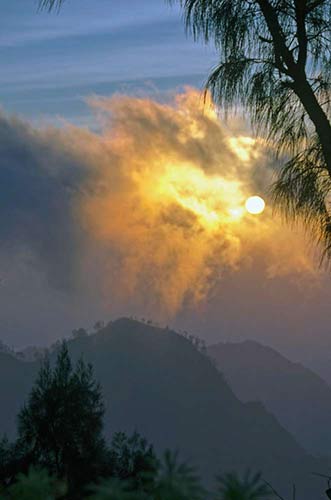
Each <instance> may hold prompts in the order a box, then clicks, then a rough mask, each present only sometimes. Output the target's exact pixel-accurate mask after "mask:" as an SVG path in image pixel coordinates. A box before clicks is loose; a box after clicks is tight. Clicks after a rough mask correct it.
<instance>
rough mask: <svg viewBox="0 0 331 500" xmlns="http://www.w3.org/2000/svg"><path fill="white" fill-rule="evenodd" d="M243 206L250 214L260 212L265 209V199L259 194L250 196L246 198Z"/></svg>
mask: <svg viewBox="0 0 331 500" xmlns="http://www.w3.org/2000/svg"><path fill="white" fill-rule="evenodd" d="M245 208H246V210H247V212H248V213H250V214H252V215H258V214H261V213H262V212H263V211H264V209H265V201H264V199H263V198H261V197H260V196H250V197H249V198H247V200H246V203H245Z"/></svg>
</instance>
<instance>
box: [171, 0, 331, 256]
mask: <svg viewBox="0 0 331 500" xmlns="http://www.w3.org/2000/svg"><path fill="white" fill-rule="evenodd" d="M172 1H178V2H179V3H180V4H181V6H182V7H183V8H184V12H185V18H186V25H187V28H188V29H189V30H190V31H191V32H192V33H193V36H194V38H195V39H199V38H202V39H203V40H204V41H205V42H207V43H208V42H213V43H214V44H215V46H216V49H217V51H218V53H219V57H220V62H219V64H218V65H217V66H216V68H215V69H214V70H213V71H212V73H211V74H210V76H209V78H208V81H207V89H209V90H210V91H211V93H212V96H213V98H214V100H215V101H216V102H217V103H219V104H220V105H221V106H224V107H225V109H229V108H230V107H231V108H238V107H243V108H244V109H247V110H248V111H249V115H250V118H251V121H252V124H253V125H254V126H255V129H256V131H257V132H259V133H262V134H264V135H265V137H266V138H267V140H268V141H270V142H271V144H272V147H273V148H276V150H277V153H278V155H279V154H283V153H285V154H286V155H287V156H288V157H289V161H287V163H286V164H285V165H284V167H283V168H282V169H281V171H280V174H279V177H278V180H277V181H276V183H275V184H274V186H273V197H274V201H275V203H276V206H278V207H279V208H280V209H281V210H282V211H283V213H285V215H286V216H287V217H289V218H290V219H291V220H292V221H303V222H304V223H305V224H306V225H307V228H309V230H310V232H311V234H312V236H313V237H314V238H315V239H317V241H319V242H321V243H322V245H323V257H326V258H331V219H330V207H329V197H330V194H331V121H330V119H331V106H330V103H331V99H330V97H331V94H330V90H331V79H330V75H331V23H330V16H331V1H330V0H219V1H217V2H216V1H215V0H170V2H172Z"/></svg>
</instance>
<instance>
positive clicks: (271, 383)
mask: <svg viewBox="0 0 331 500" xmlns="http://www.w3.org/2000/svg"><path fill="white" fill-rule="evenodd" d="M208 353H209V355H210V356H211V357H212V358H213V359H214V360H215V361H216V363H217V366H218V367H219V369H220V371H221V372H222V373H223V374H224V376H225V379H226V380H227V382H228V383H229V384H230V386H231V388H232V389H233V391H234V393H235V394H236V395H237V396H238V398H239V399H240V400H241V401H255V400H258V401H261V402H263V404H264V405H265V407H266V409H267V410H269V411H270V412H272V413H273V414H274V415H275V416H276V417H277V419H278V420H279V422H280V423H281V424H282V425H283V426H284V427H285V428H286V429H288V430H289V431H290V432H291V433H292V434H293V435H294V436H295V437H296V439H297V440H298V442H300V443H301V444H302V445H304V446H305V448H306V449H307V450H309V451H311V452H312V453H315V454H323V455H329V454H330V449H331V436H330V432H329V426H330V420H331V387H330V386H329V385H328V384H327V383H326V382H325V381H324V380H323V379H322V378H321V377H319V376H318V375H316V374H315V373H314V372H312V371H311V370H309V369H308V368H305V367H304V366H303V365H301V364H300V363H293V362H291V361H289V360H288V359H287V358H285V357H284V356H282V355H281V354H279V353H278V352H277V351H275V350H274V349H271V348H270V347H267V346H264V345H261V344H259V343H258V342H253V341H245V342H238V343H224V342H220V343H218V344H216V345H212V346H210V347H208Z"/></svg>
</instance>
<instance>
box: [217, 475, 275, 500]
mask: <svg viewBox="0 0 331 500" xmlns="http://www.w3.org/2000/svg"><path fill="white" fill-rule="evenodd" d="M217 493H218V494H217V497H216V498H217V499H218V500H266V499H267V498H270V496H274V495H272V490H271V489H270V487H268V485H267V484H266V483H265V482H264V481H262V479H261V475H260V474H250V472H246V474H245V475H244V477H243V478H242V479H241V478H240V477H238V476H237V474H234V473H229V474H226V475H225V476H220V477H219V478H218V492H217Z"/></svg>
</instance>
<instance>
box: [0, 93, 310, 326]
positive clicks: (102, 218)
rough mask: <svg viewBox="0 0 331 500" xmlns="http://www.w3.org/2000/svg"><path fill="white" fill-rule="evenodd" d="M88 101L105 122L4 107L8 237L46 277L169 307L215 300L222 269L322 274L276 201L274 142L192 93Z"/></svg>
mask: <svg viewBox="0 0 331 500" xmlns="http://www.w3.org/2000/svg"><path fill="white" fill-rule="evenodd" d="M90 105H91V106H92V108H93V110H94V112H96V113H97V115H98V118H99V120H100V127H101V131H100V132H99V133H94V132H91V131H89V130H87V129H82V128H79V127H72V126H66V127H64V128H62V129H60V130H57V129H55V128H51V127H49V128H46V129H35V128H32V127H31V126H30V125H29V124H27V123H26V122H24V121H22V120H18V119H15V118H14V119H13V118H8V117H6V116H5V115H2V117H1V119H0V153H1V167H0V186H1V187H0V200H1V201H0V203H1V216H0V217H1V220H0V223H1V226H0V227H1V229H0V237H1V240H2V241H3V242H4V243H5V245H6V248H8V249H13V252H17V251H20V252H21V253H22V252H25V254H27V255H29V256H30V257H29V258H31V259H32V263H33V265H34V266H36V267H37V268H40V269H42V270H43V272H45V273H46V275H47V278H48V281H49V284H50V286H53V287H57V288H62V289H65V290H67V291H68V292H70V293H77V292H76V291H77V290H79V293H84V290H85V289H86V290H88V291H89V293H91V290H93V293H94V298H95V299H96V300H100V301H103V302H105V303H109V307H110V308H114V307H115V308H116V307H123V305H125V307H126V309H127V311H130V310H131V311H133V312H142V313H144V314H149V313H151V312H153V314H154V316H158V317H163V318H167V317H171V316H173V315H175V314H176V313H178V312H179V311H180V310H182V309H183V308H187V307H191V306H195V305H196V304H198V303H202V302H204V301H206V300H208V299H209V298H210V297H211V296H212V294H213V292H214V290H215V289H219V288H220V287H221V286H222V275H223V274H224V273H225V272H226V273H238V272H239V271H241V270H244V269H245V270H247V269H250V268H254V266H258V268H259V269H261V268H262V269H263V273H264V276H265V277H266V278H267V279H272V278H274V277H275V276H288V277H289V279H300V280H301V279H307V280H311V277H312V276H313V277H315V276H316V272H315V263H314V261H313V259H312V257H311V256H310V255H309V254H308V253H307V251H306V248H307V245H306V243H305V241H304V238H303V235H302V234H301V233H297V234H294V233H293V231H292V230H291V229H290V228H288V227H286V226H285V225H283V224H282V223H281V221H280V220H279V219H278V218H277V217H275V216H274V215H273V213H272V207H270V203H268V197H267V187H268V185H269V184H270V180H271V179H272V175H273V172H274V168H275V165H274V163H273V160H272V155H271V154H270V151H268V149H267V148H266V147H265V145H264V144H263V142H262V141H260V140H253V139H252V138H250V137H247V133H246V134H245V133H244V132H240V130H238V127H236V128H235V130H236V131H235V132H231V128H229V127H228V126H225V125H224V124H222V123H221V121H220V119H219V118H218V116H217V114H216V113H215V111H214V110H213V109H212V107H211V106H210V105H207V106H203V102H202V99H201V95H200V94H199V93H198V92H197V91H195V90H192V89H188V90H187V91H186V93H184V94H180V95H178V96H175V98H174V100H173V102H171V103H160V102H156V101H153V100H150V99H138V98H133V97H127V96H115V97H112V98H110V99H106V98H100V99H94V100H91V101H90ZM253 194H260V195H262V196H264V197H265V198H266V201H267V209H266V211H265V212H264V213H263V214H262V215H260V216H252V215H249V214H247V213H246V212H245V210H244V203H245V200H246V199H247V197H248V196H250V195H253Z"/></svg>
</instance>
